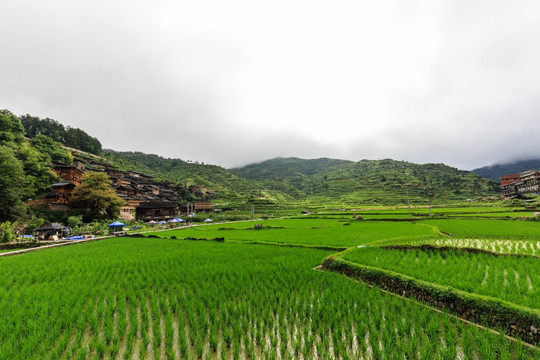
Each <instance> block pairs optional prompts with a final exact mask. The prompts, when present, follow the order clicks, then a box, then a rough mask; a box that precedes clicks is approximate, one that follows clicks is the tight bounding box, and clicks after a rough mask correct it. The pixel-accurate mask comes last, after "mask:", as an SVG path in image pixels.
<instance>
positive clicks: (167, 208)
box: [28, 156, 211, 221]
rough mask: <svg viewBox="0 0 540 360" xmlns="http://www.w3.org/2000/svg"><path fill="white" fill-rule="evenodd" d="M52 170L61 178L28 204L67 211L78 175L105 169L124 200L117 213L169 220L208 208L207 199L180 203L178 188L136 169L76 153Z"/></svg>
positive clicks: (204, 210) (145, 218) (139, 217)
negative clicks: (117, 166)
mask: <svg viewBox="0 0 540 360" xmlns="http://www.w3.org/2000/svg"><path fill="white" fill-rule="evenodd" d="M51 167H52V169H53V170H54V172H55V173H56V174H57V175H58V176H59V177H60V178H61V179H62V181H61V182H58V183H55V184H52V185H51V188H50V191H49V193H47V194H46V195H44V196H42V197H41V198H39V199H36V200H31V201H28V205H30V206H47V207H49V208H50V209H52V210H57V211H63V210H64V211H67V210H69V202H70V199H71V193H72V192H73V190H74V189H75V187H77V186H78V185H80V184H81V177H82V176H83V174H84V173H86V172H89V171H99V172H105V173H106V174H107V175H108V176H109V178H110V179H111V181H112V187H113V189H114V190H115V192H116V194H117V195H118V196H119V197H120V198H122V199H123V200H124V205H123V206H122V208H121V210H120V214H119V215H120V216H121V217H123V218H130V217H133V216H134V215H135V218H136V220H143V221H148V220H156V221H158V220H165V221H166V220H170V219H173V218H175V217H177V216H179V215H180V214H191V213H196V212H209V211H211V203H210V201H208V200H204V199H201V200H195V201H194V202H192V203H187V204H180V203H179V201H178V195H179V192H180V187H179V186H177V185H175V184H173V183H167V182H160V181H156V180H154V177H153V176H152V175H147V174H143V173H141V172H138V171H122V170H119V169H117V168H115V167H113V166H112V165H109V164H106V163H103V162H98V161H96V160H95V159H92V158H89V157H88V158H87V157H84V156H77V157H75V159H74V160H73V165H70V164H52V165H51Z"/></svg>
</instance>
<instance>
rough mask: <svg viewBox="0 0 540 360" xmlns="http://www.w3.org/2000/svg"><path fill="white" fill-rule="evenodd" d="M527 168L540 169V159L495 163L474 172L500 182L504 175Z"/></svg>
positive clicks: (517, 172)
mask: <svg viewBox="0 0 540 360" xmlns="http://www.w3.org/2000/svg"><path fill="white" fill-rule="evenodd" d="M527 170H540V159H530V160H520V161H514V162H507V163H503V164H494V165H489V166H484V167H481V168H478V169H474V170H473V171H472V172H473V173H475V174H478V175H480V176H483V177H485V178H487V179H491V180H493V181H497V182H498V181H499V180H500V178H501V176H503V175H510V174H519V173H520V172H523V171H527Z"/></svg>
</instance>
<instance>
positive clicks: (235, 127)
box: [0, 0, 540, 169]
mask: <svg viewBox="0 0 540 360" xmlns="http://www.w3.org/2000/svg"><path fill="white" fill-rule="evenodd" d="M0 49H1V52H2V54H1V56H0V80H1V83H0V84H1V85H0V108H7V109H10V110H11V111H12V112H14V113H15V114H18V115H22V114H26V113H29V114H31V115H35V116H39V117H41V118H45V117H50V118H53V119H55V120H57V121H59V122H61V123H63V124H65V125H69V126H72V127H79V128H81V129H83V130H85V131H86V132H88V133H89V134H90V135H92V136H95V137H97V138H98V139H100V141H101V142H102V143H103V146H104V147H106V148H112V149H115V150H128V151H143V152H147V153H156V154H159V155H162V156H165V157H178V158H181V159H184V160H193V161H195V160H197V161H200V162H201V161H202V162H205V163H213V164H218V165H222V166H225V167H232V166H240V165H244V164H247V163H250V162H255V161H261V160H266V159H268V158H272V157H276V156H298V157H304V158H316V157H323V156H325V157H334V158H343V159H350V160H361V159H378V158H386V157H389V158H394V159H397V160H408V161H412V162H418V163H425V162H444V163H447V164H449V165H452V166H456V167H459V168H463V169H472V168H475V167H479V166H483V165H487V164H490V163H493V162H495V161H499V160H506V159H510V158H517V157H520V156H526V157H531V156H537V157H540V141H538V138H539V133H540V131H539V130H540V101H539V100H540V2H538V1H525V0H513V1H510V0H507V1H497V0H495V1H494V0H490V1H483V0H478V1H459V0H451V1H450V0H441V1H434V0H429V1H428V0H425V1H400V0H394V1H384V0H382V1H358V0H356V1H347V0H344V1H334V2H330V1H317V0H311V1H304V0H302V1H301V0H287V1H283V0H274V1H265V2H261V1H253V0H251V1H247V0H245V1H242V0H230V1H205V0H198V1H178V0H176V1H169V0H154V1H141V0H136V1H133V0H131V1H127V0H126V1H119V0H106V1H105V0H93V1H88V0H87V1H72V0H71V1H68V0H50V1H43V0H17V1H14V0H13V1H12V0H4V1H1V2H0Z"/></svg>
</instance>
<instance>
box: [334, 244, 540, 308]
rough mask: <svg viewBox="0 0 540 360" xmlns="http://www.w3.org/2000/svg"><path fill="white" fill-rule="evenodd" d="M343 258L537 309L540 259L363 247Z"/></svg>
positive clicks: (447, 251)
mask: <svg viewBox="0 0 540 360" xmlns="http://www.w3.org/2000/svg"><path fill="white" fill-rule="evenodd" d="M344 259H346V260H349V261H352V262H356V263H360V264H364V265H369V266H374V267H378V268H383V269H388V270H392V271H395V272H398V273H401V274H405V275H409V276H412V277H414V278H417V279H421V280H425V281H429V282H432V283H435V284H439V285H447V286H452V287H453V288H456V289H459V290H463V291H467V292H470V293H477V294H481V295H486V296H491V297H493V298H499V299H502V300H506V301H509V302H512V303H515V304H518V305H521V306H526V307H529V308H533V309H540V272H538V271H537V270H538V265H539V264H540V260H539V259H538V258H535V257H530V256H495V255H492V254H484V253H468V252H463V251H459V250H445V251H439V250H435V249H433V250H423V249H419V248H417V249H414V248H413V249H385V248H380V247H364V248H357V249H354V250H352V251H348V252H347V253H346V254H345V255H344Z"/></svg>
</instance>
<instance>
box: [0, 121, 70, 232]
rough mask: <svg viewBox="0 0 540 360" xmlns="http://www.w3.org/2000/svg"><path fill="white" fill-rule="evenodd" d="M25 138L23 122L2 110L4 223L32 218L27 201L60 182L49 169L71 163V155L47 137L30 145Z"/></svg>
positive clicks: (0, 201)
mask: <svg viewBox="0 0 540 360" xmlns="http://www.w3.org/2000/svg"><path fill="white" fill-rule="evenodd" d="M24 135H25V131H24V127H23V126H22V124H21V121H20V120H19V118H18V117H17V116H15V115H14V114H13V113H11V112H10V111H8V110H0V222H2V221H6V220H16V219H20V218H22V217H26V216H30V214H28V213H27V209H26V206H25V205H24V201H26V200H28V199H31V198H34V197H35V196H36V195H39V194H40V193H42V192H44V191H46V190H47V189H48V188H49V186H50V185H51V184H52V183H53V182H55V181H57V180H58V176H57V175H56V174H55V173H54V172H53V171H52V170H51V168H50V167H49V166H48V165H49V164H50V163H51V162H52V161H63V162H71V155H70V154H69V152H68V151H67V150H65V149H63V148H62V146H61V145H60V144H59V143H58V142H55V141H53V140H52V139H50V138H49V137H47V136H44V135H38V136H36V137H35V138H33V139H32V140H31V141H27V140H26V139H25V138H24Z"/></svg>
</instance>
